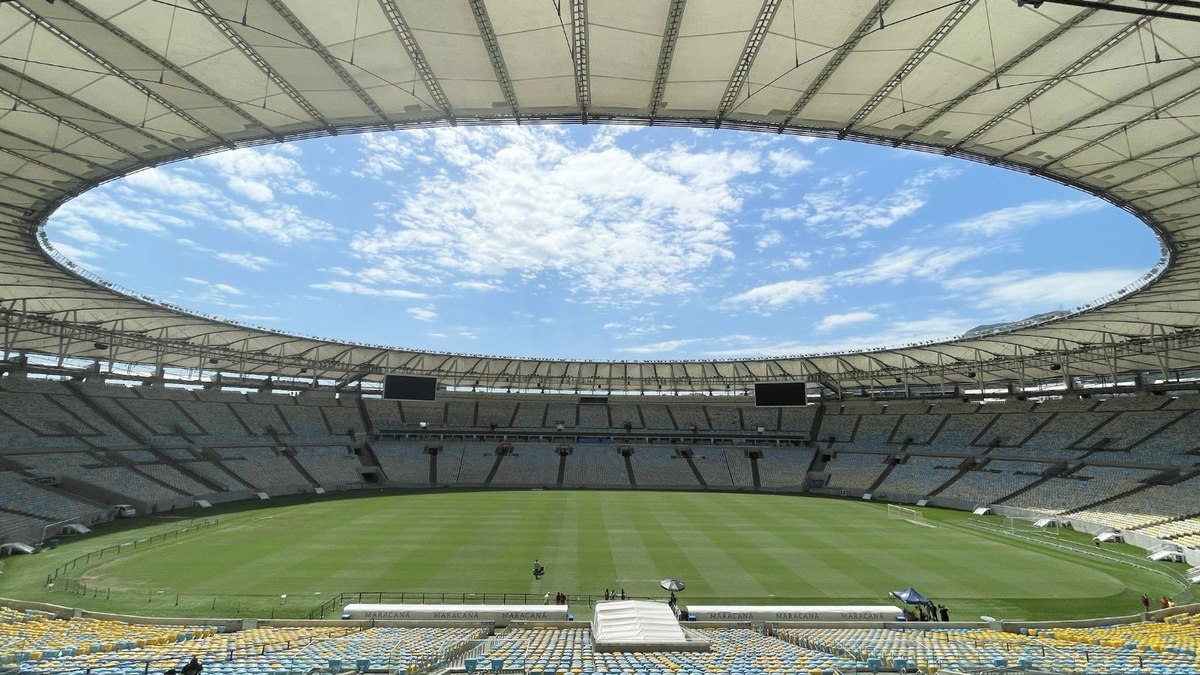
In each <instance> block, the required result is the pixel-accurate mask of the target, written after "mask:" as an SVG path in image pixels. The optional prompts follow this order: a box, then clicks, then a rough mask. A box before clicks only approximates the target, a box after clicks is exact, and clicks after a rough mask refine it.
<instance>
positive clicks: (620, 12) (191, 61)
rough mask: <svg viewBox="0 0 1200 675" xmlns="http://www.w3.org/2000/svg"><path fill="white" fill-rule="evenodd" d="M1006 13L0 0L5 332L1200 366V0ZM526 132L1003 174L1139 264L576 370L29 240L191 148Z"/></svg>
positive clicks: (272, 350) (748, 371) (413, 368)
mask: <svg viewBox="0 0 1200 675" xmlns="http://www.w3.org/2000/svg"><path fill="white" fill-rule="evenodd" d="M1028 4H1029V5H1030V6H1025V7H1019V6H1018V4H1017V3H1016V2H1015V1H1011V0H959V1H951V2H938V1H937V0H869V1H866V0H839V1H838V2H815V1H814V0H787V1H784V0H762V1H753V2H751V1H741V0H737V1H734V0H591V1H590V2H589V1H588V0H439V1H438V2H429V1H428V0H356V2H353V3H351V2H340V3H330V2H328V0H253V1H249V0H57V1H56V2H55V1H53V0H8V1H0V315H2V316H3V317H4V318H3V321H4V324H3V326H4V333H3V346H4V348H5V349H6V350H9V351H12V350H22V351H29V352H40V353H48V354H53V355H58V356H62V357H64V358H81V359H103V360H118V361H121V362H125V363H142V364H154V365H161V366H168V367H180V368H190V369H201V370H210V371H213V370H226V371H237V372H241V373H251V374H253V373H259V374H266V375H279V376H299V377H318V376H319V377H328V378H334V379H339V380H341V381H343V382H349V381H353V380H356V379H360V378H367V379H377V378H378V377H379V374H380V373H383V372H389V371H393V370H396V371H405V372H423V373H429V374H435V375H439V376H440V377H442V379H443V381H445V382H447V383H450V384H466V385H470V384H472V383H474V382H479V383H480V384H481V385H489V386H521V387H544V388H548V389H573V388H580V389H621V390H629V389H633V390H637V389H653V388H655V387H657V386H658V385H664V386H666V387H667V388H668V389H681V390H693V389H698V390H704V389H715V388H722V387H723V385H734V386H744V385H745V384H746V383H748V382H750V381H753V380H761V379H788V378H804V379H807V380H809V381H821V382H826V383H829V384H831V385H834V386H837V385H846V386H854V385H867V386H870V385H891V384H892V383H893V382H900V381H903V382H904V383H913V384H915V383H942V382H948V383H971V382H983V381H996V380H1009V381H1018V382H1022V381H1035V380H1038V379H1040V378H1050V377H1059V378H1061V377H1062V375H1064V374H1071V375H1088V374H1098V375H1105V374H1116V373H1127V372H1130V371H1162V372H1164V373H1166V372H1169V371H1171V370H1173V369H1176V368H1181V367H1189V366H1194V365H1197V364H1200V333H1193V332H1192V330H1193V329H1194V328H1195V327H1196V326H1197V323H1198V318H1200V313H1198V312H1197V309H1200V283H1198V282H1200V260H1198V259H1197V253H1196V252H1195V251H1193V250H1192V249H1191V248H1190V245H1191V244H1192V243H1193V241H1195V239H1196V237H1197V233H1198V232H1200V173H1198V169H1197V159H1196V155H1197V154H1198V153H1200V41H1197V40H1196V34H1197V30H1198V26H1197V25H1196V23H1194V21H1196V20H1200V9H1198V7H1200V4H1198V3H1195V2H1157V3H1155V2H1150V3H1141V2H1138V3H1133V2H1129V3H1128V6H1127V5H1125V4H1122V3H1120V2H1114V3H1108V2H1104V1H1101V2H1081V1H1079V0H1057V1H1056V0H1047V1H1046V2H1044V3H1028ZM1032 5H1039V6H1037V7H1033V6H1032ZM1134 5H1136V7H1134ZM1155 13H1157V16H1154V15H1153V14H1155ZM544 122H570V123H599V122H603V123H632V124H658V125H687V126H696V127H709V128H711V127H719V128H737V129H753V130H759V131H762V132H765V133H787V134H810V135H818V136H825V137H836V138H845V139H855V140H861V141H867V142H872V143H883V144H889V145H894V146H899V147H907V148H914V149H918V150H925V151H930V152H936V153H941V154H947V155H954V156H959V157H964V158H968V159H973V160H978V161H982V162H987V163H992V164H997V165H1001V166H1006V167H1009V168H1012V169H1016V170H1018V171H1024V172H1028V173H1031V174H1034V175H1037V176H1042V177H1044V178H1047V179H1050V180H1055V181H1059V182H1062V183H1066V184H1069V185H1072V186H1075V187H1077V188H1079V189H1081V190H1084V191H1087V192H1090V193H1092V194H1094V195H1096V196H1098V197H1100V198H1102V199H1106V200H1108V201H1110V202H1112V203H1114V204H1116V205H1118V206H1120V207H1122V208H1125V209H1127V210H1128V211H1130V212H1131V213H1133V214H1134V215H1136V216H1137V217H1138V218H1140V219H1141V220H1142V221H1143V222H1145V223H1146V224H1147V225H1149V226H1150V227H1152V228H1153V229H1154V230H1155V231H1156V232H1157V233H1158V236H1159V237H1160V239H1161V241H1162V244H1163V260H1162V261H1161V263H1160V266H1159V267H1157V268H1156V269H1155V270H1151V271H1149V272H1148V273H1147V275H1146V277H1145V278H1144V279H1143V282H1142V283H1141V284H1138V285H1137V286H1139V288H1126V289H1122V292H1121V293H1119V294H1118V295H1120V297H1117V298H1110V299H1109V300H1108V301H1106V302H1098V303H1095V306H1093V307H1091V308H1089V309H1087V310H1086V311H1081V312H1076V313H1073V314H1071V315H1070V316H1067V317H1065V318H1056V319H1052V320H1050V321H1048V322H1043V323H1031V324H1030V325H1024V326H1017V327H1015V328H1009V329H1007V330H1004V331H1002V332H999V333H995V334H990V335H982V336H976V337H971V338H964V339H959V340H955V341H951V342H943V343H935V344H923V345H912V346H906V347H901V348H890V349H881V350H876V351H870V352H858V353H847V354H839V355H810V356H804V357H799V356H785V355H781V356H780V357H779V358H774V359H744V360H730V361H671V362H645V361H641V362H639V361H630V362H607V361H596V362H581V361H550V360H536V359H509V358H499V357H487V356H470V355H454V354H438V353H429V352H415V351H404V350H391V349H386V348H382V347H373V346H361V345H352V344H345V343H338V342H333V341H325V340H319V339H315V338H307V337H300V336H293V335H286V334H281V333H276V332H271V331H268V330H262V329H256V328H251V327H246V326H240V325H235V324H232V323H228V322H223V321H219V320H215V319H213V318H211V317H203V316H198V315H195V314H189V313H187V312H185V311H182V310H180V309H179V308H175V307H171V306H166V305H162V304H159V303H157V302H155V301H153V300H152V299H149V298H142V297H137V296H136V295H133V296H131V295H129V294H125V293H120V292H118V291H117V290H115V289H114V287H113V286H112V285H111V284H106V283H104V282H100V281H98V280H93V279H90V278H87V277H85V276H84V275H83V274H81V273H79V272H78V271H77V270H76V269H75V268H74V267H73V265H72V264H70V263H69V262H63V261H60V260H56V257H57V256H56V255H54V254H53V251H52V250H50V249H49V247H48V244H47V243H46V242H45V238H44V236H42V234H41V230H40V227H41V225H42V224H43V223H44V221H45V220H46V218H47V217H48V216H49V214H50V213H52V212H53V211H54V209H55V208H56V207H57V206H59V205H61V204H62V203H63V202H64V201H66V200H67V199H70V198H71V197H72V196H74V195H77V194H79V193H81V192H83V191H85V190H87V189H89V188H91V187H93V186H95V185H97V184H100V183H103V182H105V181H109V180H112V179H114V178H116V177H118V176H121V175H124V174H127V173H129V172H131V171H136V170H138V169H141V168H144V167H150V166H155V165H160V164H163V163H166V162H172V161H176V160H180V159H185V158H188V157H194V156H196V155H198V154H202V153H209V152H217V151H221V150H223V149H226V148H234V147H238V146H246V145H255V144H262V143H272V142H278V141H286V140H289V139H296V138H304V137H311V136H317V135H323V134H337V133H345V132H357V131H365V130H375V129H393V128H394V129H400V128H412V127H420V126H431V125H443V126H444V125H467V124H480V123H509V124H511V123H523V124H532V123H544Z"/></svg>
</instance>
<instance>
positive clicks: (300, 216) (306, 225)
mask: <svg viewBox="0 0 1200 675" xmlns="http://www.w3.org/2000/svg"><path fill="white" fill-rule="evenodd" d="M230 210H231V211H232V217H230V218H228V219H226V220H225V221H224V222H225V225H226V226H228V227H231V228H233V229H236V230H245V231H248V232H253V233H255V234H259V235H262V236H265V237H267V238H270V239H273V240H275V241H276V242H278V243H280V244H294V243H296V242H299V241H309V240H329V239H333V225H330V224H329V223H327V222H325V221H324V220H321V219H319V218H313V217H311V216H306V215H304V213H303V212H301V211H300V209H299V208H298V207H296V206H292V205H290V204H283V205H278V206H270V207H267V208H265V209H263V210H256V209H249V208H246V207H244V206H241V205H236V204H235V205H232V206H231V209H230Z"/></svg>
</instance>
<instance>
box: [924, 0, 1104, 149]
mask: <svg viewBox="0 0 1200 675" xmlns="http://www.w3.org/2000/svg"><path fill="white" fill-rule="evenodd" d="M1095 13H1096V10H1094V9H1093V10H1088V11H1086V12H1080V13H1078V14H1076V15H1075V16H1073V17H1071V18H1070V19H1068V20H1067V21H1064V22H1063V23H1061V24H1059V25H1058V26H1056V27H1055V29H1054V30H1052V31H1050V32H1049V33H1047V34H1046V35H1044V36H1042V38H1041V39H1039V40H1038V41H1036V42H1034V43H1033V44H1031V45H1029V46H1028V47H1026V48H1025V49H1023V50H1021V52H1020V53H1018V54H1016V55H1015V56H1013V57H1012V58H1010V59H1009V60H1007V61H1005V62H1004V63H1002V64H1000V66H999V67H998V68H996V70H995V72H993V73H989V74H988V75H986V76H984V77H982V78H980V79H979V80H978V81H977V82H976V83H975V84H973V85H971V86H970V87H967V88H966V89H965V90H963V92H962V93H961V94H959V95H958V96H955V97H954V98H952V99H950V100H949V101H947V102H946V103H945V104H944V105H942V107H940V108H938V109H937V110H936V111H934V112H933V114H932V115H930V116H929V117H926V118H925V119H924V120H922V121H921V123H920V124H917V125H916V127H915V128H914V129H913V130H912V131H910V132H908V133H907V134H905V135H904V137H903V138H902V139H901V140H905V141H906V140H908V139H909V138H911V137H912V136H913V135H914V134H917V133H919V132H921V131H923V130H924V129H927V128H928V127H929V125H931V124H933V123H934V122H936V121H938V120H939V119H941V118H942V117H943V116H945V115H946V113H948V112H950V111H951V110H954V109H955V108H957V107H958V106H959V104H961V103H962V102H963V101H966V100H967V99H969V98H971V97H972V96H974V95H976V94H978V93H979V92H980V91H983V89H984V87H987V86H990V85H992V84H995V85H996V86H997V87H998V86H999V80H1000V76H1001V75H1004V74H1005V73H1007V72H1008V71H1010V70H1012V69H1013V68H1015V67H1016V66H1018V65H1020V64H1021V63H1023V62H1024V61H1025V60H1026V59H1028V58H1029V57H1030V56H1033V55H1034V54H1036V53H1037V52H1039V51H1041V50H1042V49H1043V48H1045V47H1046V46H1047V45H1049V44H1052V43H1053V42H1054V41H1055V40H1057V39H1058V38H1060V37H1062V35H1063V34H1064V33H1066V32H1067V31H1069V30H1071V29H1072V28H1074V27H1075V26H1077V25H1079V24H1080V23H1083V21H1084V20H1085V19H1087V18H1088V17H1090V16H1092V15H1093V14H1095Z"/></svg>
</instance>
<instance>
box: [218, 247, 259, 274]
mask: <svg viewBox="0 0 1200 675" xmlns="http://www.w3.org/2000/svg"><path fill="white" fill-rule="evenodd" d="M216 256H217V258H218V259H220V260H224V261H225V262H227V263H232V264H234V265H237V266H238V267H242V268H245V269H248V270H250V271H252V272H261V271H263V270H264V269H266V268H267V266H268V265H270V264H272V262H273V261H272V260H271V259H270V258H268V257H266V256H262V255H254V254H253V253H226V252H217V253H216Z"/></svg>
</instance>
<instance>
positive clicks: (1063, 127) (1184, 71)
mask: <svg viewBox="0 0 1200 675" xmlns="http://www.w3.org/2000/svg"><path fill="white" fill-rule="evenodd" d="M1197 70H1200V63H1194V64H1192V65H1190V66H1188V67H1186V68H1181V69H1180V70H1178V71H1176V72H1174V73H1172V74H1170V75H1168V76H1167V77H1164V78H1163V79H1161V80H1158V81H1156V82H1152V83H1150V84H1147V85H1146V86H1144V87H1139V88H1137V89H1135V90H1134V91H1132V92H1130V93H1128V94H1126V95H1124V96H1122V97H1120V98H1118V99H1116V100H1113V101H1109V102H1108V103H1106V104H1104V105H1102V106H1100V107H1099V108H1096V109H1095V110H1089V111H1088V112H1086V113H1084V114H1082V115H1080V116H1078V117H1076V118H1075V119H1073V120H1071V121H1070V122H1067V123H1066V124H1060V125H1059V126H1058V127H1056V128H1054V129H1051V130H1048V131H1044V132H1042V133H1041V134H1039V135H1038V136H1037V137H1036V138H1034V139H1032V140H1031V141H1029V142H1028V143H1025V144H1024V145H1022V146H1019V147H1017V148H1013V149H1012V150H1010V151H1008V152H1006V153H1005V154H1003V155H1001V156H1000V157H999V158H998V159H1004V158H1007V157H1010V156H1012V155H1014V154H1016V153H1018V152H1021V151H1022V150H1025V149H1026V148H1028V147H1030V146H1032V145H1035V144H1037V143H1038V142H1040V141H1042V140H1043V139H1044V138H1046V137H1048V136H1058V135H1060V134H1062V133H1063V132H1064V131H1067V130H1069V129H1073V128H1075V127H1077V126H1079V125H1080V124H1082V123H1084V122H1086V121H1087V120H1089V119H1092V118H1094V117H1096V116H1098V115H1102V114H1104V113H1106V112H1108V111H1109V110H1112V109H1113V108H1116V107H1117V106H1121V105H1125V104H1126V103H1128V102H1130V101H1132V100H1133V99H1135V98H1137V97H1139V96H1143V95H1145V94H1147V93H1149V92H1150V91H1152V90H1154V89H1156V88H1158V87H1161V86H1163V85H1166V84H1170V83H1171V82H1173V81H1175V80H1177V79H1179V78H1181V77H1184V76H1186V75H1190V74H1192V73H1194V72H1196V71H1197ZM1153 116H1154V113H1153V112H1150V113H1147V114H1145V115H1142V117H1141V118H1139V119H1146V118H1149V117H1153ZM1112 135H1115V134H1114V133H1110V134H1109V135H1106V136H1102V137H1101V138H1098V139H1094V140H1092V141H1089V142H1088V143H1085V144H1083V145H1081V146H1079V147H1077V148H1074V149H1073V150H1071V151H1070V152H1067V153H1064V154H1062V155H1059V156H1058V157H1056V158H1054V159H1052V160H1050V161H1049V162H1046V163H1044V164H1042V165H1041V168H1043V169H1044V168H1047V167H1050V166H1054V165H1055V164H1057V163H1059V162H1061V161H1062V160H1064V159H1069V158H1071V157H1074V156H1075V155H1077V154H1079V153H1080V152H1083V151H1084V150H1086V149H1087V148H1089V147H1091V146H1092V145H1094V144H1095V143H1097V142H1103V141H1104V140H1108V138H1111V136H1112Z"/></svg>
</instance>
